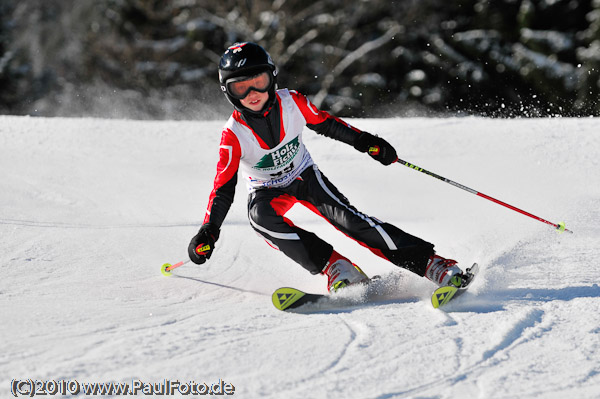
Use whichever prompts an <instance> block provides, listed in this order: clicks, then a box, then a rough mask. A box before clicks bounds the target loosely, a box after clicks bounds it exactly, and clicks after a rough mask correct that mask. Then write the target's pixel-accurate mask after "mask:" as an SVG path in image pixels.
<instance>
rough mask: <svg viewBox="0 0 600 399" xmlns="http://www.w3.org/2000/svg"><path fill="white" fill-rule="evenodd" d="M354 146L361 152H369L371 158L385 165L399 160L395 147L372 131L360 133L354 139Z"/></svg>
mask: <svg viewBox="0 0 600 399" xmlns="http://www.w3.org/2000/svg"><path fill="white" fill-rule="evenodd" d="M354 148H356V149H357V150H358V151H360V152H367V153H369V155H370V156H371V158H373V159H375V160H376V161H379V162H381V163H382V164H384V165H390V164H392V163H394V162H396V161H397V160H398V156H397V155H396V150H395V149H394V147H392V145H391V144H390V143H388V142H387V141H385V140H384V139H382V138H381V137H379V136H375V135H373V134H371V133H367V132H362V133H360V134H359V135H358V137H357V138H356V140H354Z"/></svg>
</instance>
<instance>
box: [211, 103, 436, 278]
mask: <svg viewBox="0 0 600 399" xmlns="http://www.w3.org/2000/svg"><path fill="white" fill-rule="evenodd" d="M286 93H288V94H291V98H293V100H294V101H295V106H297V107H298V108H299V110H300V111H301V112H302V115H303V116H304V120H305V121H306V123H305V125H306V126H307V127H309V128H310V129H312V130H314V131H315V132H317V134H321V135H324V136H327V137H330V138H332V139H334V140H338V141H341V142H343V143H346V144H349V145H354V143H355V140H356V138H357V137H358V136H359V135H360V134H362V132H361V131H360V130H358V129H356V128H354V127H352V126H350V125H348V124H347V123H345V122H344V121H342V120H340V119H338V118H335V117H333V116H331V115H330V114H328V113H327V112H325V111H320V110H318V109H316V107H314V105H312V104H311V103H310V102H309V101H308V100H307V99H306V97H304V96H303V95H301V94H299V93H296V92H288V91H286ZM286 107H287V106H286ZM286 107H282V98H281V96H280V94H278V95H277V98H276V100H275V101H274V103H273V105H272V107H270V108H269V109H268V110H267V111H266V112H264V113H263V114H260V115H257V114H254V113H250V112H248V113H245V112H239V111H237V110H236V111H234V113H233V115H232V118H234V119H235V120H236V121H237V122H239V123H240V124H242V125H244V126H245V127H247V128H249V129H250V130H251V132H252V133H251V134H253V135H254V136H255V139H256V143H259V144H260V145H261V146H263V148H270V149H273V148H275V147H277V146H278V145H279V144H280V142H281V140H282V137H284V136H285V134H286V132H282V131H281V129H284V123H282V119H284V118H285V115H283V114H282V112H286V111H284V110H283V109H284V108H285V109H289V108H286ZM250 130H248V131H250ZM241 134H246V133H240V132H237V133H236V132H234V131H233V130H232V129H231V128H225V129H224V130H223V136H222V140H221V152H220V160H219V164H218V166H217V177H216V178H215V185H214V189H213V191H212V193H211V195H210V200H209V204H208V209H207V213H206V216H205V219H204V223H209V222H210V223H211V224H212V225H213V226H215V227H218V228H220V227H221V225H222V223H223V221H224V219H225V216H226V214H227V212H228V211H229V208H230V206H231V204H232V202H233V198H234V192H235V187H236V184H237V175H238V169H239V166H240V160H242V161H243V159H242V158H243V157H242V152H243V151H242V148H240V142H241V140H240V139H241V137H240V135H241ZM299 134H301V133H299ZM246 142H248V141H246ZM257 145H258V144H257ZM296 203H301V204H302V205H305V206H306V207H308V208H309V209H311V210H312V211H314V212H315V213H317V214H318V215H320V216H322V217H323V218H325V219H326V220H327V221H328V222H329V223H331V224H332V225H333V226H334V227H335V228H337V229H338V230H339V231H341V232H342V233H344V234H346V235H347V236H348V237H351V238H352V239H354V240H356V241H357V242H358V243H359V244H361V245H363V246H365V247H366V248H368V249H370V250H371V251H372V252H373V253H375V254H376V255H378V256H380V257H382V258H384V259H387V260H389V261H390V262H392V263H394V264H395V265H397V266H400V267H404V268H406V269H408V270H410V271H412V272H414V273H416V274H418V275H420V276H424V274H425V267H426V264H427V260H428V259H429V257H430V256H431V255H432V254H433V253H434V251H433V245H432V244H430V243H428V242H426V241H424V240H422V239H420V238H417V237H415V236H412V235H410V234H408V233H406V232H404V231H402V230H400V229H398V228H397V227H395V226H393V225H391V224H389V223H384V222H381V221H379V220H377V219H375V218H373V217H369V216H367V215H365V214H363V213H361V212H359V211H358V210H357V209H356V208H354V207H353V206H352V205H351V204H350V202H349V201H348V199H347V198H346V197H345V196H344V195H342V194H341V193H340V192H339V190H338V189H337V188H336V187H335V186H334V185H333V184H332V183H331V182H330V181H329V180H328V179H327V178H326V177H325V176H324V175H323V174H322V173H321V172H320V171H319V169H318V168H317V167H316V165H314V164H313V163H312V161H311V164H310V166H308V167H306V168H305V169H304V170H303V171H302V172H301V173H300V174H299V175H298V176H296V177H295V179H294V180H293V181H292V182H291V183H286V185H285V186H277V187H274V186H266V187H258V188H256V187H254V188H252V189H251V192H250V195H249V197H248V217H249V220H250V223H251V225H252V227H253V228H254V230H255V231H256V232H257V233H258V234H260V235H261V236H262V237H263V238H264V239H265V240H266V241H267V242H268V243H269V244H270V245H271V246H273V247H275V248H277V249H279V250H281V251H283V253H285V254H286V255H287V256H288V257H290V258H291V259H293V260H294V261H296V262H297V263H299V264H300V265H302V266H303V267H304V268H305V269H307V270H308V271H309V272H311V273H312V274H317V273H320V272H321V271H322V270H323V268H324V267H325V265H326V263H327V261H328V260H329V258H330V256H331V254H332V251H333V247H332V246H331V245H330V244H328V243H327V242H325V241H324V240H322V239H321V238H319V237H318V236H317V235H316V234H314V233H312V232H310V231H306V230H303V229H301V228H299V227H297V226H295V225H294V224H293V222H292V221H291V220H289V219H288V218H286V217H285V213H286V212H287V211H288V210H289V209H290V208H291V207H292V206H293V205H294V204H296Z"/></svg>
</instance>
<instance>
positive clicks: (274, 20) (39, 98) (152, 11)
mask: <svg viewBox="0 0 600 399" xmlns="http://www.w3.org/2000/svg"><path fill="white" fill-rule="evenodd" d="M236 41H255V42H257V43H259V44H261V45H262V46H264V47H265V48H266V49H267V50H268V51H269V52H270V53H271V55H272V56H273V58H274V60H275V62H276V63H277V65H278V67H279V69H280V75H279V84H280V87H290V88H294V89H297V90H299V91H301V92H303V93H304V94H306V95H308V96H309V97H310V98H311V99H312V100H313V101H314V102H315V104H316V105H318V106H320V107H322V108H323V109H327V110H330V111H331V112H333V113H334V114H336V115H340V116H348V115H351V116H357V117H369V116H373V117H382V116H396V115H448V114H450V115H456V114H462V115H470V114H476V115H485V116H498V117H503V116H547V115H565V116H583V115H596V116H597V115H600V104H599V102H598V99H599V94H600V0H453V1H447V0H402V1H389V0H371V1H354V2H347V1H342V0H318V1H308V2H307V1H301V0H275V1H262V0H220V1H216V0H98V1H94V0H30V1H27V2H24V1H18V0H2V3H1V5H0V112H2V113H13V114H31V115H48V116H51V115H57V116H97V117H123V118H138V119H148V118H153V119H162V118H171V119H201V118H223V117H225V116H227V114H228V113H229V112H230V106H229V104H228V103H227V102H226V101H225V98H224V96H223V95H222V94H221V93H220V89H219V87H218V82H217V63H218V60H219V58H220V55H221V54H222V53H223V51H224V50H225V49H226V48H227V47H228V46H229V45H231V44H233V43H234V42H236Z"/></svg>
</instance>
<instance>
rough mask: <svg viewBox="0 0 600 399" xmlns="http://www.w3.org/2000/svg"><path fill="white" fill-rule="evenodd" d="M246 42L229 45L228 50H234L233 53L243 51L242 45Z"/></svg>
mask: <svg viewBox="0 0 600 399" xmlns="http://www.w3.org/2000/svg"><path fill="white" fill-rule="evenodd" d="M245 45H246V43H236V44H234V45H233V46H231V47H229V48H228V50H233V53H234V54H235V53H239V52H240V51H242V47H244V46H245Z"/></svg>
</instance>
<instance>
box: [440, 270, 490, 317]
mask: <svg viewBox="0 0 600 399" xmlns="http://www.w3.org/2000/svg"><path fill="white" fill-rule="evenodd" d="M477 273H479V265H478V264H477V263H474V264H473V266H471V267H470V268H468V269H467V270H466V273H465V275H466V276H467V278H468V280H467V284H466V285H465V286H464V287H460V288H458V287H455V286H452V285H449V286H445V287H440V288H438V289H437V290H435V291H434V292H433V295H431V304H432V305H433V307H434V308H436V309H437V308H439V307H440V306H444V305H445V304H447V303H448V302H450V301H451V300H453V299H455V298H457V297H459V296H461V295H462V294H464V292H465V291H466V290H467V289H468V288H469V286H470V285H471V283H472V282H473V279H474V278H475V277H476V276H477Z"/></svg>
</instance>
